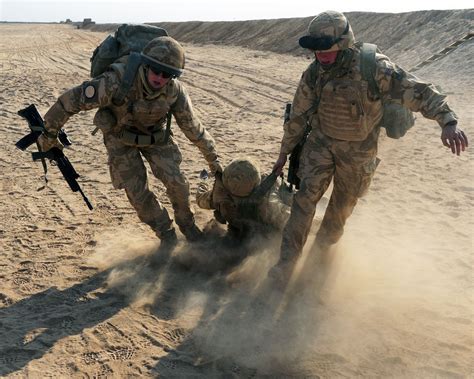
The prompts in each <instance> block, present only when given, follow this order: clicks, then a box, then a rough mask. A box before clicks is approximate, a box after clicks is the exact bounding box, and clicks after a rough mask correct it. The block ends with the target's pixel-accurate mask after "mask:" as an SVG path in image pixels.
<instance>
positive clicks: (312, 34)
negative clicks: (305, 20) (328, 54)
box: [303, 11, 354, 51]
mask: <svg viewBox="0 0 474 379" xmlns="http://www.w3.org/2000/svg"><path fill="white" fill-rule="evenodd" d="M347 26H348V22H347V18H346V16H344V15H343V14H342V13H339V12H335V11H326V12H322V13H320V14H318V15H317V16H316V17H315V18H313V19H312V20H311V22H310V23H309V26H308V35H307V36H305V37H303V38H304V39H308V40H310V39H313V38H314V39H318V38H321V37H334V38H339V37H342V38H341V40H340V41H338V42H336V43H335V44H334V45H333V46H331V48H329V49H327V50H324V51H337V50H344V49H347V48H350V47H352V45H353V44H354V33H353V31H352V27H351V25H350V24H349V27H348V30H347V32H346V33H344V32H345V31H346V27H347ZM304 39H303V43H304Z"/></svg>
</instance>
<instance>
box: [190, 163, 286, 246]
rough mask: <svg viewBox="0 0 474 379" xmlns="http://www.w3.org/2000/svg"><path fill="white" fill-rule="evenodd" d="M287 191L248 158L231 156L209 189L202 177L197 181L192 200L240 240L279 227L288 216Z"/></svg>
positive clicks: (233, 236) (280, 227) (278, 180)
mask: <svg viewBox="0 0 474 379" xmlns="http://www.w3.org/2000/svg"><path fill="white" fill-rule="evenodd" d="M267 180H270V181H269V182H268V183H267V182H266V181H267ZM259 186H260V188H259ZM260 189H261V190H262V192H260ZM290 195H291V194H290V193H289V192H288V191H287V189H286V186H285V184H284V183H282V181H281V180H280V178H278V177H276V176H273V177H271V176H270V175H260V170H259V169H258V166H257V164H256V163H255V162H253V161H252V160H249V159H234V160H233V161H232V162H230V163H229V164H228V165H227V166H226V167H225V169H224V172H223V173H222V175H217V176H216V180H215V182H214V185H213V187H212V188H211V189H210V188H209V185H208V183H207V181H206V180H204V181H202V182H201V183H200V184H199V186H198V190H197V193H196V202H197V204H198V205H199V206H200V207H201V208H204V209H213V210H214V216H215V218H216V220H217V221H219V222H220V223H223V224H226V223H227V225H228V232H229V234H228V235H229V236H230V237H231V238H233V239H234V240H238V241H241V240H243V239H244V238H246V237H248V236H249V234H250V233H256V232H260V233H267V232H272V231H281V230H282V229H283V226H284V225H285V223H286V221H287V220H288V217H289V216H290V206H289V204H290V203H291V196H290Z"/></svg>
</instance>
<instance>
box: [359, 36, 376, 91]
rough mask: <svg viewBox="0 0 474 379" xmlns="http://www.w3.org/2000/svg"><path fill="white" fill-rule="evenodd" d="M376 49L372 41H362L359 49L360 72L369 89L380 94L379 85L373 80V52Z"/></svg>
mask: <svg viewBox="0 0 474 379" xmlns="http://www.w3.org/2000/svg"><path fill="white" fill-rule="evenodd" d="M376 51H377V45H374V44H372V43H363V44H362V47H361V49H360V72H361V74H362V78H363V79H364V80H366V81H367V82H368V83H369V91H370V92H371V93H372V94H374V95H376V96H380V91H379V87H378V86H377V83H376V82H375V68H376V61H375V52H376Z"/></svg>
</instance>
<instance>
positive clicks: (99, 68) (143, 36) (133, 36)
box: [90, 24, 168, 78]
mask: <svg viewBox="0 0 474 379" xmlns="http://www.w3.org/2000/svg"><path fill="white" fill-rule="evenodd" d="M167 35H168V32H167V31H166V30H165V29H163V28H159V27H157V26H152V25H131V24H123V25H121V26H120V27H119V28H118V29H117V30H116V31H115V34H114V35H109V36H108V37H107V38H106V39H105V40H103V41H102V43H101V44H100V45H99V46H97V47H96V49H95V50H94V52H93V53H92V57H91V59H90V61H91V77H92V78H94V77H96V76H98V75H100V74H102V73H103V72H104V71H105V70H107V68H108V67H109V66H110V65H111V64H112V63H114V62H115V61H116V60H117V59H119V58H121V57H123V56H124V55H128V54H130V53H131V52H137V53H140V52H141V51H142V50H143V48H144V47H145V46H146V44H147V43H148V42H150V41H151V40H152V39H153V38H156V37H163V36H167Z"/></svg>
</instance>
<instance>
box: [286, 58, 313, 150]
mask: <svg viewBox="0 0 474 379" xmlns="http://www.w3.org/2000/svg"><path fill="white" fill-rule="evenodd" d="M314 69H315V67H314V65H311V66H309V67H308V69H307V70H306V71H305V72H304V73H303V75H302V76H301V80H300V82H299V84H298V88H297V89H296V93H295V96H294V98H293V104H292V107H291V113H290V119H289V120H288V122H286V123H285V125H284V126H283V131H284V133H283V138H282V141H281V147H280V153H284V154H289V153H291V151H292V150H293V148H294V147H295V146H296V145H297V144H298V142H299V141H300V140H301V138H302V137H303V135H304V131H305V128H306V120H307V117H308V115H307V112H308V111H309V110H310V109H311V108H312V107H313V106H314V104H315V101H316V95H315V91H314V83H312V79H311V78H313V77H314V75H312V73H311V70H314Z"/></svg>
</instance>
